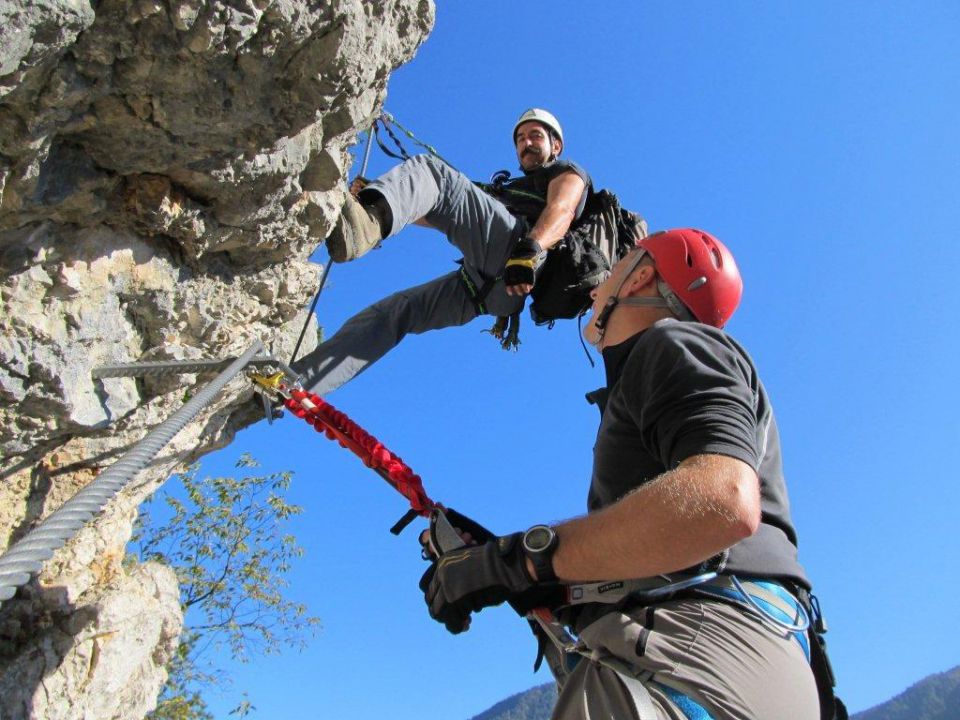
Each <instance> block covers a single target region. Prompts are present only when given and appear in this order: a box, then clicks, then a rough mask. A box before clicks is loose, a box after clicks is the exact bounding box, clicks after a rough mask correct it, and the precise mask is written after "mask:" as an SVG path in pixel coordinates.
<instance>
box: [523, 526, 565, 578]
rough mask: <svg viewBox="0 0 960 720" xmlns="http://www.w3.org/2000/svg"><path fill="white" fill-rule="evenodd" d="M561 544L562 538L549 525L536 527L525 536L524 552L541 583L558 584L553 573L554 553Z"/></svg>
mask: <svg viewBox="0 0 960 720" xmlns="http://www.w3.org/2000/svg"><path fill="white" fill-rule="evenodd" d="M559 544H560V538H559V537H557V533H556V532H555V531H554V529H553V528H552V527H550V526H549V525H534V526H533V527H532V528H530V529H529V530H527V531H526V532H525V533H524V534H523V551H524V552H525V553H526V554H527V557H528V558H530V562H532V563H533V569H534V570H536V571H537V580H538V581H539V582H556V581H557V574H556V573H555V572H554V571H553V553H554V552H555V551H556V549H557V545H559Z"/></svg>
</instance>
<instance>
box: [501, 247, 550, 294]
mask: <svg viewBox="0 0 960 720" xmlns="http://www.w3.org/2000/svg"><path fill="white" fill-rule="evenodd" d="M540 251H541V248H540V243H538V242H537V241H536V240H534V239H533V238H531V237H525V238H521V239H520V240H518V241H517V244H516V245H514V246H513V250H512V251H511V252H510V258H509V259H508V260H507V263H506V265H505V266H504V268H503V283H504V285H506V286H507V291H508V292H510V289H511V288H514V289H516V288H517V286H519V288H521V293H522V294H524V295H525V294H526V293H528V292H530V291H531V290H532V289H533V281H534V276H533V266H534V264H535V263H536V261H537V255H539V254H540ZM511 294H514V293H511Z"/></svg>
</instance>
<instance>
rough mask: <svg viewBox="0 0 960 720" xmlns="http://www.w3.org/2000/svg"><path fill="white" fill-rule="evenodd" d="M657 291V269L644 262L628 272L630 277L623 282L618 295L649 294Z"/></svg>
mask: <svg viewBox="0 0 960 720" xmlns="http://www.w3.org/2000/svg"><path fill="white" fill-rule="evenodd" d="M657 292H658V290H657V271H656V269H655V268H654V267H653V265H648V264H646V263H644V264H642V265H640V267H638V268H637V269H636V270H634V271H633V272H632V273H630V277H628V278H627V281H626V282H625V283H624V284H623V289H622V290H621V291H620V296H621V297H630V296H631V295H650V294H657Z"/></svg>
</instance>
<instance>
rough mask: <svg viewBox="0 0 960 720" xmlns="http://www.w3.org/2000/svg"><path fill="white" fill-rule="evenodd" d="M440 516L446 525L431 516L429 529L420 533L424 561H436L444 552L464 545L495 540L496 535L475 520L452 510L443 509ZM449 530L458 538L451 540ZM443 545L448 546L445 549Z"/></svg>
mask: <svg viewBox="0 0 960 720" xmlns="http://www.w3.org/2000/svg"><path fill="white" fill-rule="evenodd" d="M442 515H443V516H444V517H445V518H446V523H441V520H442V518H441V517H440V516H439V515H437V516H434V515H431V516H430V528H429V529H428V530H424V531H423V532H422V533H420V545H421V546H422V548H423V558H424V560H436V559H437V557H438V556H439V555H441V554H443V553H444V552H446V551H452V550H455V549H457V548H459V547H460V546H461V545H464V544H466V545H480V544H482V543H485V542H487V541H489V540H493V539H495V538H496V535H494V534H493V533H492V532H490V531H489V530H487V529H486V528H485V527H484V526H483V525H481V524H480V523H478V522H477V521H476V520H473V519H472V518H469V517H467V516H466V515H462V514H461V513H458V512H457V511H456V510H454V509H453V508H444V509H443V511H442ZM451 528H452V529H453V531H454V532H455V533H456V535H457V536H458V537H457V538H453V539H452V540H451V537H450V534H451V533H450V529H451ZM445 544H446V545H448V546H447V547H445V546H444V545H445Z"/></svg>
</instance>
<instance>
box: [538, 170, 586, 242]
mask: <svg viewBox="0 0 960 720" xmlns="http://www.w3.org/2000/svg"><path fill="white" fill-rule="evenodd" d="M585 189H586V185H585V184H584V182H583V178H581V177H580V176H579V175H577V174H576V173H574V172H565V173H563V174H562V175H559V176H557V177H555V178H554V179H553V180H551V181H550V187H548V188H547V206H546V207H545V208H544V209H543V212H542V213H540V217H539V218H537V223H536V225H534V226H533V229H531V230H530V237H531V238H533V239H534V240H536V241H537V243H538V244H539V245H540V247H541V248H542V249H543V250H549V249H550V248H552V247H553V246H554V245H556V244H557V243H558V242H560V239H561V238H562V237H563V236H564V235H566V234H567V230H569V229H570V224H571V223H572V222H573V220H574V218H575V217H576V215H577V207H578V206H579V204H580V199H581V197H582V196H583V192H584V190H585Z"/></svg>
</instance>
